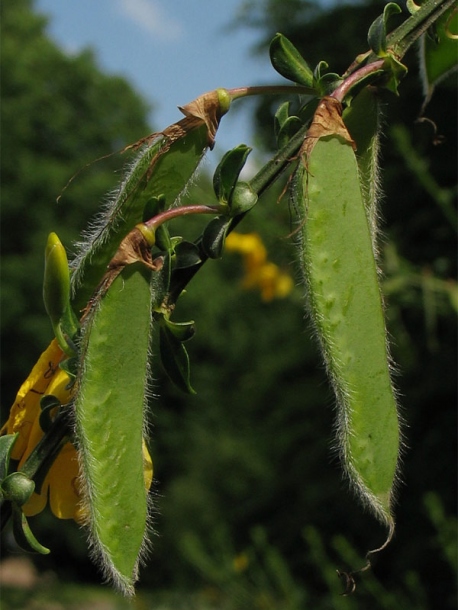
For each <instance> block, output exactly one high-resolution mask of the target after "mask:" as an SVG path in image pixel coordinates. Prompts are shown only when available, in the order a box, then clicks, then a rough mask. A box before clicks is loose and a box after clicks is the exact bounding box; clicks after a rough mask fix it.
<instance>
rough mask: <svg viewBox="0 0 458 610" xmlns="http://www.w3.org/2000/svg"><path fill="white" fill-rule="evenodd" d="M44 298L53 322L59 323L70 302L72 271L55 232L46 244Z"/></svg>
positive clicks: (54, 323) (50, 235)
mask: <svg viewBox="0 0 458 610" xmlns="http://www.w3.org/2000/svg"><path fill="white" fill-rule="evenodd" d="M43 300H44V304H45V308H46V312H47V314H48V316H49V317H50V318H51V322H52V324H53V325H56V324H58V323H59V322H60V320H61V319H62V317H63V315H64V313H65V311H66V310H67V308H68V306H69V302H70V271H69V269H68V260H67V254H66V252H65V248H64V246H63V245H62V243H61V241H60V239H59V238H58V237H57V235H56V234H55V233H50V234H49V237H48V242H47V244H46V250H45V272H44V281H43Z"/></svg>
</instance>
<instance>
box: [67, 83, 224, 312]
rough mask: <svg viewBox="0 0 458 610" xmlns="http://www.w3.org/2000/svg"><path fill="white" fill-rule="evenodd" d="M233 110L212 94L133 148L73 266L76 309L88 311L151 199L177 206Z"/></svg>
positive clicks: (217, 92)
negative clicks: (127, 166) (131, 158)
mask: <svg viewBox="0 0 458 610" xmlns="http://www.w3.org/2000/svg"><path fill="white" fill-rule="evenodd" d="M229 105H230V97H229V94H228V92H227V91H226V90H225V89H217V90H215V91H211V92H209V93H206V94H204V95H202V96H200V97H199V98H197V99H196V100H194V101H193V102H191V103H189V104H187V105H186V106H183V107H182V108H180V110H181V111H182V112H183V114H185V118H184V119H182V120H181V121H178V122H177V123H174V124H173V125H170V126H169V127H167V128H166V129H164V131H162V132H160V133H156V134H152V135H151V136H148V137H146V138H144V139H143V140H140V142H137V143H136V144H135V145H134V146H131V147H130V148H132V149H137V148H138V149H139V153H138V156H137V158H136V159H135V160H134V162H133V163H132V165H131V167H130V169H129V171H128V173H127V175H126V177H125V179H124V180H123V182H122V183H121V184H120V186H119V188H118V189H117V190H116V191H115V192H114V193H113V195H112V197H111V200H109V202H108V204H107V205H106V208H105V211H104V212H103V213H102V214H101V215H100V216H99V218H97V219H96V221H95V222H94V223H93V229H92V230H91V231H90V232H88V233H87V235H86V239H85V240H84V241H83V242H82V243H80V244H79V254H78V256H77V257H76V258H75V260H74V261H73V263H72V267H73V269H74V270H75V272H74V274H73V276H72V288H73V293H74V295H73V301H74V304H75V308H76V309H83V308H84V307H85V305H86V303H87V301H88V299H89V298H91V296H92V294H93V292H94V290H95V287H96V286H97V285H98V284H99V282H100V279H101V277H102V275H103V274H104V272H105V269H106V266H107V264H108V263H109V261H110V260H111V259H112V257H113V256H114V255H115V253H116V251H117V249H118V247H119V245H120V243H121V241H122V239H123V238H124V237H125V235H127V234H128V233H129V232H130V231H131V230H132V229H133V228H134V227H135V225H136V224H138V223H140V222H142V221H143V220H144V218H143V214H144V210H145V206H146V205H147V204H148V202H149V201H150V200H151V198H153V197H160V196H163V197H165V207H167V208H170V207H172V206H173V205H175V204H176V202H177V199H178V198H179V197H180V195H181V194H182V193H183V192H184V191H185V190H186V188H187V187H188V186H189V184H190V182H191V180H192V177H193V175H194V173H195V171H196V169H197V167H198V165H199V163H200V161H201V159H202V156H203V154H204V153H205V151H206V150H207V149H208V148H212V147H213V144H214V141H215V136H216V131H217V129H218V126H219V122H220V119H221V117H222V116H223V115H224V114H225V113H226V112H227V111H228V110H229Z"/></svg>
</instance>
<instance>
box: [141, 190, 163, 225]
mask: <svg viewBox="0 0 458 610" xmlns="http://www.w3.org/2000/svg"><path fill="white" fill-rule="evenodd" d="M166 205H167V201H166V199H165V196H164V195H162V194H161V195H158V196H157V197H151V198H150V199H148V201H147V202H146V203H145V207H144V208H143V218H142V222H146V221H147V220H150V219H151V218H154V216H157V215H158V214H160V213H161V212H163V211H164V210H165V207H166Z"/></svg>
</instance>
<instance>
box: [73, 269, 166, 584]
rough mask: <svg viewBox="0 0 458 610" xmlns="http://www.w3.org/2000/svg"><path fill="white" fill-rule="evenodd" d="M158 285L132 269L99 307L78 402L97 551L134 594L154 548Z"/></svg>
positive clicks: (85, 338) (86, 334) (85, 345)
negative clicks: (151, 402)
mask: <svg viewBox="0 0 458 610" xmlns="http://www.w3.org/2000/svg"><path fill="white" fill-rule="evenodd" d="M154 275H159V273H157V274H156V273H153V276H154ZM150 279H151V271H149V270H148V269H147V267H146V266H145V265H144V264H142V263H133V264H130V265H128V266H126V267H125V268H124V269H123V270H122V271H121V272H120V273H119V275H117V277H116V279H115V280H114V281H113V283H112V284H111V285H110V287H109V289H108V291H107V292H106V293H105V294H104V296H103V297H101V298H100V299H99V302H98V303H97V304H95V305H94V306H93V308H92V310H91V312H90V314H89V316H88V319H87V320H86V322H85V324H84V326H83V333H82V341H81V361H80V363H81V364H80V371H79V376H78V385H77V388H78V391H77V396H76V399H75V422H76V426H75V431H76V437H77V442H78V448H79V456H80V469H81V472H82V483H83V489H84V490H85V504H86V506H87V510H88V513H89V517H88V526H89V530H90V542H91V546H92V549H93V553H94V556H95V558H96V560H98V561H99V563H100V564H101V565H102V568H103V570H104V573H105V575H106V576H107V577H108V578H110V579H111V580H113V582H114V583H115V584H116V585H117V586H118V588H119V589H121V590H122V591H123V592H124V593H125V594H128V595H131V594H133V586H134V583H135V580H136V579H137V572H138V564H139V561H140V559H141V557H142V555H143V554H144V552H145V549H146V546H147V543H146V536H147V529H148V514H149V509H148V504H149V502H148V494H147V491H146V489H145V481H144V457H143V451H142V442H143V438H144V436H145V433H146V430H145V413H144V411H145V404H146V397H147V395H148V383H149V381H148V380H149V367H148V360H149V347H150V333H151V316H152V309H153V308H154V307H155V306H157V305H158V303H157V302H156V300H157V299H156V293H155V284H154V281H153V282H152V284H151V285H152V286H153V288H152V289H151V286H150Z"/></svg>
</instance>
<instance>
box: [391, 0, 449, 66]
mask: <svg viewBox="0 0 458 610" xmlns="http://www.w3.org/2000/svg"><path fill="white" fill-rule="evenodd" d="M455 3H456V0H426V2H424V3H423V4H422V5H421V7H420V9H419V10H418V11H417V12H416V13H414V14H413V15H412V16H411V17H409V19H406V21H404V23H401V25H400V26H399V27H398V28H396V30H394V32H392V33H391V34H389V35H388V37H387V41H386V42H387V49H388V52H389V53H392V54H393V55H394V56H395V57H396V58H397V59H401V58H402V57H403V56H404V55H405V54H406V52H407V51H408V49H409V48H410V47H411V46H412V45H413V44H414V43H415V42H416V41H417V40H418V39H419V38H420V36H421V35H422V34H424V33H425V32H426V30H427V29H428V28H429V27H430V26H431V25H432V24H433V23H434V22H435V21H437V19H438V18H439V17H440V16H441V15H442V14H443V13H445V11H447V10H448V9H449V8H450V7H452V6H453V5H454V4H455Z"/></svg>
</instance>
